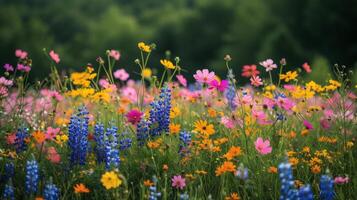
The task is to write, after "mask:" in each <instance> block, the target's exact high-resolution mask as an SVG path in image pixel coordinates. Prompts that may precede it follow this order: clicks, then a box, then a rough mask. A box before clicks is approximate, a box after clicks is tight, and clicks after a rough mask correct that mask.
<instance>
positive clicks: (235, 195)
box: [225, 192, 240, 200]
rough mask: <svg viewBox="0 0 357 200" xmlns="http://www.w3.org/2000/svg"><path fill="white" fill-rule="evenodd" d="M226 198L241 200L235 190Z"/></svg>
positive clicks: (227, 199)
mask: <svg viewBox="0 0 357 200" xmlns="http://www.w3.org/2000/svg"><path fill="white" fill-rule="evenodd" d="M225 200H240V198H239V195H238V193H236V192H233V193H231V195H230V196H228V197H226V198H225Z"/></svg>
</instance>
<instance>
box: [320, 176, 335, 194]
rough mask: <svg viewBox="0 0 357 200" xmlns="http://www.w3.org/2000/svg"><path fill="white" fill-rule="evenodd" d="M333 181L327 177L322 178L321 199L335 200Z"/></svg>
mask: <svg viewBox="0 0 357 200" xmlns="http://www.w3.org/2000/svg"><path fill="white" fill-rule="evenodd" d="M334 197H335V195H334V189H333V180H332V178H331V177H329V176H327V175H323V176H321V178H320V199H321V200H332V199H334Z"/></svg>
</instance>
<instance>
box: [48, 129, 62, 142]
mask: <svg viewBox="0 0 357 200" xmlns="http://www.w3.org/2000/svg"><path fill="white" fill-rule="evenodd" d="M59 132H60V128H52V127H47V131H46V134H45V137H46V139H47V140H52V139H53V138H55V137H56V135H57V134H58V133H59Z"/></svg>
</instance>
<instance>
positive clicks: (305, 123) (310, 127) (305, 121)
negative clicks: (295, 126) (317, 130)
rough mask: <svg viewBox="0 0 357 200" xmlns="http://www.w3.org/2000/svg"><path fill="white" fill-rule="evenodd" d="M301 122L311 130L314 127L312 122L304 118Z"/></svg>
mask: <svg viewBox="0 0 357 200" xmlns="http://www.w3.org/2000/svg"><path fill="white" fill-rule="evenodd" d="M303 124H304V126H305V128H306V129H307V130H312V129H314V127H313V126H312V124H311V123H310V122H309V121H307V120H306V119H305V120H304V122H303Z"/></svg>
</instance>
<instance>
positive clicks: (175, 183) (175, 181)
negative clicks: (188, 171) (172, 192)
mask: <svg viewBox="0 0 357 200" xmlns="http://www.w3.org/2000/svg"><path fill="white" fill-rule="evenodd" d="M171 181H172V187H174V188H176V189H181V190H182V189H183V188H184V187H186V180H185V178H182V176H181V175H178V176H174V177H173V178H172V179H171Z"/></svg>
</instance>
